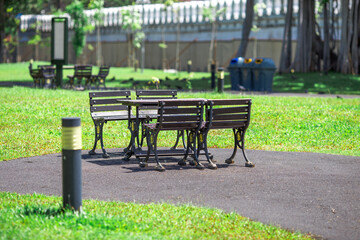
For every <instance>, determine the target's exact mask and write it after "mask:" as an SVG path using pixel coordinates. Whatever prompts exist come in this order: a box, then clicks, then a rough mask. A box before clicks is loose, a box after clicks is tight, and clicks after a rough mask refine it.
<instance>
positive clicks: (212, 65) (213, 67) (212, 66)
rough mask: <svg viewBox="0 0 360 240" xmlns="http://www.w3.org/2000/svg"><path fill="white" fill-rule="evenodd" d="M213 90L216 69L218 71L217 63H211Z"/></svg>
mask: <svg viewBox="0 0 360 240" xmlns="http://www.w3.org/2000/svg"><path fill="white" fill-rule="evenodd" d="M210 70H211V90H214V89H215V71H216V65H215V64H214V63H212V64H211V68H210Z"/></svg>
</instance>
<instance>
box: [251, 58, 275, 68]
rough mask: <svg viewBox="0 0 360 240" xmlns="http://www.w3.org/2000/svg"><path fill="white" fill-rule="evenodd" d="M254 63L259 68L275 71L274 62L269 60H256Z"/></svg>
mask: <svg viewBox="0 0 360 240" xmlns="http://www.w3.org/2000/svg"><path fill="white" fill-rule="evenodd" d="M254 63H255V65H256V66H257V67H259V68H267V69H276V66H275V62H274V60H272V59H271V58H256V59H255V61H254Z"/></svg>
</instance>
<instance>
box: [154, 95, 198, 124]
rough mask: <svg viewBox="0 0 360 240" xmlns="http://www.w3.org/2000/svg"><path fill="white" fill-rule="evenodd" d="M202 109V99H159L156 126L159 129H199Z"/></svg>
mask: <svg viewBox="0 0 360 240" xmlns="http://www.w3.org/2000/svg"><path fill="white" fill-rule="evenodd" d="M203 111H204V102H203V101H202V100H187V99H181V100H163V101H159V105H158V116H157V123H156V124H157V128H158V129H159V130H187V129H197V130H199V129H200V127H201V123H202V120H203Z"/></svg>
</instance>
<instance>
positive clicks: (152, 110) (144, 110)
mask: <svg viewBox="0 0 360 240" xmlns="http://www.w3.org/2000/svg"><path fill="white" fill-rule="evenodd" d="M135 94H136V99H139V100H144V99H176V98H177V97H176V96H177V91H176V90H136V92H135ZM139 111H140V116H149V117H150V118H155V117H156V114H157V106H143V107H140V108H139Z"/></svg>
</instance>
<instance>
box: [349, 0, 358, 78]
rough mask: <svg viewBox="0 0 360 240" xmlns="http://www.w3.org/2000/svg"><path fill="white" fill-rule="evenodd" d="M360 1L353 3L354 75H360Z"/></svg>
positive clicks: (352, 51) (352, 46) (352, 57)
mask: <svg viewBox="0 0 360 240" xmlns="http://www.w3.org/2000/svg"><path fill="white" fill-rule="evenodd" d="M359 2H360V0H354V1H353V3H352V9H353V11H352V12H353V16H352V22H353V31H352V40H351V50H350V51H351V59H352V68H353V73H354V74H359V72H360V69H359V68H360V66H359V61H360V59H359V57H360V54H359V51H360V35H359V34H360V30H359V29H360V24H359V21H360V3H359Z"/></svg>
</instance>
